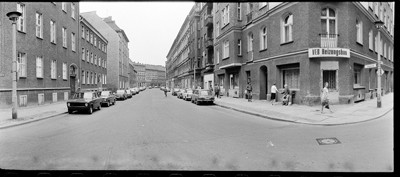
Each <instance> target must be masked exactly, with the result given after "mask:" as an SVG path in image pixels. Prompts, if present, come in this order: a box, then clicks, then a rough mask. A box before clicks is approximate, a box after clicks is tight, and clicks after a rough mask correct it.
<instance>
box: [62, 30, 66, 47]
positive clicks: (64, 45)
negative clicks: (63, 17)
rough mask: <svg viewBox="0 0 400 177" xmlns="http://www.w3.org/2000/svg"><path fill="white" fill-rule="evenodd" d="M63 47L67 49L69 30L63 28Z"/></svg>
mask: <svg viewBox="0 0 400 177" xmlns="http://www.w3.org/2000/svg"><path fill="white" fill-rule="evenodd" d="M62 38H63V47H64V48H67V28H65V27H63V28H62Z"/></svg>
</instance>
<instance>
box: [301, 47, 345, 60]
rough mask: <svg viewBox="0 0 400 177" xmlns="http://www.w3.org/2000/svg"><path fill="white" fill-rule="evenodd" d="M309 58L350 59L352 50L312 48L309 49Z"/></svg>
mask: <svg viewBox="0 0 400 177" xmlns="http://www.w3.org/2000/svg"><path fill="white" fill-rule="evenodd" d="M308 57H309V58H316V57H338V58H350V49H344V48H310V49H308Z"/></svg>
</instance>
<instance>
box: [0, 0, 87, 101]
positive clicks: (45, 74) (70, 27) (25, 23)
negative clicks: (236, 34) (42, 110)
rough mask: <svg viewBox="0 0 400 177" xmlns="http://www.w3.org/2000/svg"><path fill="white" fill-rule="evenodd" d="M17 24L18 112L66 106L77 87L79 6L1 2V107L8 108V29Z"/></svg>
mask: <svg viewBox="0 0 400 177" xmlns="http://www.w3.org/2000/svg"><path fill="white" fill-rule="evenodd" d="M11 11H19V12H21V13H22V16H21V17H20V18H19V20H18V22H17V32H16V46H17V62H18V63H17V65H18V67H17V70H18V76H17V78H18V81H17V97H18V98H17V100H18V105H19V106H27V105H38V104H39V105H41V104H45V103H53V102H57V101H60V100H67V99H68V98H69V97H70V96H71V93H74V92H75V91H76V90H77V89H78V87H79V84H78V69H79V68H78V67H79V56H80V55H79V48H78V47H79V46H78V35H79V3H77V2H0V14H3V15H2V17H1V18H0V40H1V42H0V45H1V46H0V58H1V60H0V107H9V106H11V85H12V84H11V83H12V75H11V68H12V25H11V21H10V20H9V19H8V17H7V16H6V15H5V14H6V13H8V12H11Z"/></svg>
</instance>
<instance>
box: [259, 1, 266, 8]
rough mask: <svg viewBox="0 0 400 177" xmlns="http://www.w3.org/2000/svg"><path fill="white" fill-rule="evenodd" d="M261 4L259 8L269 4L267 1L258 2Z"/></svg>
mask: <svg viewBox="0 0 400 177" xmlns="http://www.w3.org/2000/svg"><path fill="white" fill-rule="evenodd" d="M258 4H259V9H261V8H263V7H265V6H267V2H260V3H258Z"/></svg>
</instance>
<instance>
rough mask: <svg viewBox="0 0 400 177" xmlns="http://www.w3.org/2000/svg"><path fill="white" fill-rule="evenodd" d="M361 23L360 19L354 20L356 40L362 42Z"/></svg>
mask: <svg viewBox="0 0 400 177" xmlns="http://www.w3.org/2000/svg"><path fill="white" fill-rule="evenodd" d="M362 31H363V23H362V21H361V20H358V19H357V20H356V32H357V34H356V35H357V42H358V43H360V44H363V33H362Z"/></svg>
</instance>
